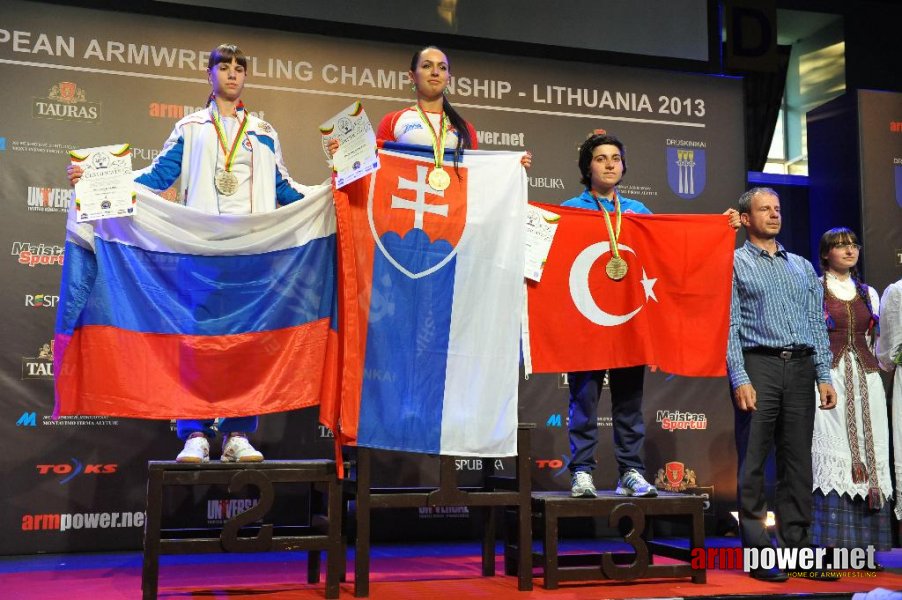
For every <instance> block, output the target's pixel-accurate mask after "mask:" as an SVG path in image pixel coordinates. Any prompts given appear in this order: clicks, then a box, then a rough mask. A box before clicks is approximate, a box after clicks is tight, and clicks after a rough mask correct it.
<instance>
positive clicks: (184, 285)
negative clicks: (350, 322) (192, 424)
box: [54, 186, 338, 419]
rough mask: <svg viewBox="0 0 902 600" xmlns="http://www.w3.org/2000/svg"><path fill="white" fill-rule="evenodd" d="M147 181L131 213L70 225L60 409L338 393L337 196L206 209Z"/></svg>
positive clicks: (236, 412)
mask: <svg viewBox="0 0 902 600" xmlns="http://www.w3.org/2000/svg"><path fill="white" fill-rule="evenodd" d="M136 187H137V188H138V203H137V209H138V210H137V212H136V214H135V216H134V217H122V218H111V219H104V220H100V221H94V222H93V223H86V224H81V225H79V224H76V223H75V220H74V210H73V211H70V219H69V223H68V225H67V240H66V251H65V257H66V258H65V262H64V265H63V281H62V286H61V288H62V289H61V292H60V306H59V309H58V311H57V323H56V334H55V337H54V340H55V347H54V350H55V352H54V361H55V362H54V375H55V379H56V409H55V414H56V415H111V416H120V417H137V418H146V419H173V418H207V419H209V418H215V417H233V416H245V415H256V414H262V413H270V412H276V411H285V410H291V409H295V408H300V407H305V406H311V405H314V404H316V403H317V402H318V401H319V399H320V398H321V397H327V396H328V395H329V394H333V393H335V389H336V385H337V374H338V370H337V360H338V354H337V351H338V334H337V321H336V318H337V297H336V294H337V285H336V283H337V282H336V277H335V257H336V236H335V213H334V210H333V208H332V193H331V189H330V188H329V187H328V186H321V187H320V188H314V189H313V191H312V192H311V193H310V194H308V195H307V196H306V197H305V198H304V199H303V200H301V201H299V202H295V203H293V204H291V205H289V206H286V207H283V208H280V209H278V210H277V211H274V212H270V213H265V214H253V215H247V216H236V215H217V214H207V213H203V212H200V211H197V210H195V209H191V208H187V207H184V206H182V205H179V204H174V203H171V202H167V201H166V200H164V199H162V198H160V197H159V196H156V195H154V194H153V193H151V192H149V191H148V190H146V188H143V186H136Z"/></svg>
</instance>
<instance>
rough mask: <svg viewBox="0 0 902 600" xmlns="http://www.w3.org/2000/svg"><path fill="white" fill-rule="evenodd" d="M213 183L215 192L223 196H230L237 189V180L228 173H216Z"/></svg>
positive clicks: (233, 175) (232, 174)
mask: <svg viewBox="0 0 902 600" xmlns="http://www.w3.org/2000/svg"><path fill="white" fill-rule="evenodd" d="M213 182H214V183H215V184H216V190H217V191H218V192H219V193H220V194H222V195H223V196H231V195H232V194H234V193H235V191H236V190H237V189H238V178H237V177H235V174H234V173H232V172H230V171H217V172H216V177H215V178H214V179H213Z"/></svg>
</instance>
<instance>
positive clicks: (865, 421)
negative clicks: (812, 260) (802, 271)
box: [811, 274, 893, 549]
mask: <svg viewBox="0 0 902 600" xmlns="http://www.w3.org/2000/svg"><path fill="white" fill-rule="evenodd" d="M826 278H827V281H826V286H825V288H826V289H825V301H824V304H825V306H826V309H827V313H828V314H829V316H830V320H831V321H832V323H831V326H830V327H829V332H828V333H829V337H830V349H831V351H832V353H833V363H832V368H831V371H830V374H831V378H832V380H833V387H834V388H835V389H836V396H837V404H836V408H834V409H832V410H818V411H817V412H816V414H815V420H814V437H813V440H812V469H813V475H814V478H813V481H814V519H813V522H812V532H811V533H812V540H813V541H814V543H815V544H817V545H819V546H835V547H863V546H867V545H868V544H873V545H875V546H876V547H877V548H878V549H889V547H890V546H891V536H890V518H889V511H890V508H889V507H890V501H891V500H892V495H893V493H892V480H891V479H890V468H889V466H890V457H889V424H888V420H887V406H886V393H885V392H884V389H883V382H882V381H881V379H880V374H879V367H878V364H877V359H876V357H875V356H874V354H873V352H872V351H871V349H870V346H869V345H868V338H867V335H866V333H867V329H868V326H869V324H870V312H869V310H868V307H867V304H866V303H865V301H864V300H863V299H862V298H861V297H860V296H859V295H858V293H857V290H856V288H855V284H854V282H853V281H852V280H851V279H847V280H845V281H841V280H839V279H837V278H836V277H835V276H833V275H832V274H827V275H826ZM867 290H868V294H869V296H870V301H871V307H872V308H873V310H875V311H876V310H877V306H878V303H879V300H878V298H877V294H876V292H875V291H874V290H873V289H871V288H870V287H868V288H867ZM853 474H854V476H853Z"/></svg>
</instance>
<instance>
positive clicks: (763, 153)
mask: <svg viewBox="0 0 902 600" xmlns="http://www.w3.org/2000/svg"><path fill="white" fill-rule="evenodd" d="M790 49H791V46H777V70H776V71H772V72H746V73H744V74H743V77H744V85H743V87H744V89H745V161H746V169H747V170H748V171H761V170H763V169H764V164H765V163H766V162H767V151H768V150H770V144H771V141H772V140H773V138H774V127H776V126H777V116H778V115H779V113H780V105H781V103H782V102H783V90H784V89H785V87H786V72H787V70H788V68H789V52H790Z"/></svg>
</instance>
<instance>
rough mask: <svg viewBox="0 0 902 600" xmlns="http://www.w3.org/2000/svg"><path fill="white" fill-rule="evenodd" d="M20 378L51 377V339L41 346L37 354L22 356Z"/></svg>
mask: <svg viewBox="0 0 902 600" xmlns="http://www.w3.org/2000/svg"><path fill="white" fill-rule="evenodd" d="M22 379H53V340H50V341H49V342H47V343H46V344H44V345H43V346H41V347H40V348H39V349H38V355H37V356H23V357H22Z"/></svg>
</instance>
